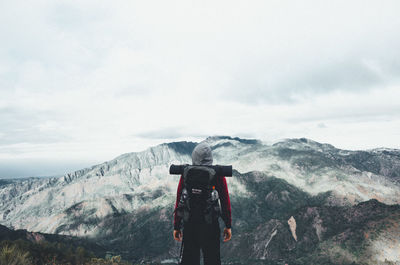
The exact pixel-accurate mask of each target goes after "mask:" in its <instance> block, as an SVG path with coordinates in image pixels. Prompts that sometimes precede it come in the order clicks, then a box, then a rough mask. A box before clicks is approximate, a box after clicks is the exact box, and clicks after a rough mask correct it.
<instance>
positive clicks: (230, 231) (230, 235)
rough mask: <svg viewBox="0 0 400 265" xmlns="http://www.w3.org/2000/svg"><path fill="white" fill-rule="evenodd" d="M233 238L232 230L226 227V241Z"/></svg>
mask: <svg viewBox="0 0 400 265" xmlns="http://www.w3.org/2000/svg"><path fill="white" fill-rule="evenodd" d="M231 238H232V230H231V229H230V228H225V229H224V242H227V241H229V240H231Z"/></svg>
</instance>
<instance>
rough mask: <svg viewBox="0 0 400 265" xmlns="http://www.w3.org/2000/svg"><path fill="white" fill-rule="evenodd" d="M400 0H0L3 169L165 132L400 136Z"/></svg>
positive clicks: (349, 143)
mask: <svg viewBox="0 0 400 265" xmlns="http://www.w3.org/2000/svg"><path fill="white" fill-rule="evenodd" d="M399 11H400V1H398V0H393V1H385V0H377V1H367V0H360V1H349V0H346V1H319V0H316V1H284V0H276V1H271V0H262V1H232V0H229V1H228V0H226V1H225V0H223V1H216V0H212V1H211V0H210V1H208V0H202V1H188V0H182V1H175V0H170V1H165V0H160V1H152V0H147V1H131V0H129V1H101V0H89V1H82V0H79V1H78V0H76V1H73V0H68V1H63V0H59V1H58V0H57V1H54V0H35V1H19V0H13V1H1V2H0V40H1V41H0V177H15V176H34V175H55V174H64V173H67V172H69V171H72V170H76V169H80V168H82V167H86V166H90V165H93V164H96V163H99V162H103V161H107V160H110V159H112V158H114V157H116V156H118V155H120V154H122V153H127V152H134V151H141V150H144V149H145V148H147V147H149V146H152V145H156V144H159V143H163V142H170V141H180V140H192V141H201V140H203V139H204V138H206V137H207V136H210V135H230V136H238V137H245V138H257V139H261V140H263V141H265V142H267V143H272V142H275V141H277V140H279V139H283V138H298V137H307V138H311V139H313V140H316V141H319V142H324V143H330V144H333V145H334V146H336V147H338V148H343V149H368V148H376V147H391V148H400V141H399V140H398V139H399V137H400V103H399V102H400V49H399V47H400V16H399Z"/></svg>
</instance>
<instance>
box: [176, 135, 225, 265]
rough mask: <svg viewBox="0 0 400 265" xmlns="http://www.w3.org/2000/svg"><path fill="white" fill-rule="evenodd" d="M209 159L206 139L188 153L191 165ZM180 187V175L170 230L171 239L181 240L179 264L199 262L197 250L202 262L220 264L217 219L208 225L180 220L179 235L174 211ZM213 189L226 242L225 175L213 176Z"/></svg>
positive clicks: (179, 195) (199, 221) (181, 184)
mask: <svg viewBox="0 0 400 265" xmlns="http://www.w3.org/2000/svg"><path fill="white" fill-rule="evenodd" d="M212 162H213V158H212V154H211V147H210V146H209V145H208V144H207V143H206V142H202V143H200V144H198V145H197V146H196V147H195V149H194V150H193V152H192V163H193V165H212ZM183 188H184V179H183V176H181V178H180V180H179V185H178V191H177V196H176V204H175V212H174V233H173V236H174V239H175V240H177V241H182V239H183V240H184V246H183V255H182V261H181V264H182V265H199V264H200V249H201V250H202V252H203V257H204V265H220V264H221V258H220V229H219V222H218V219H216V221H213V222H212V223H211V224H210V223H207V222H205V221H204V220H191V219H189V221H187V222H184V226H183V229H184V230H183V235H182V232H181V228H182V227H181V223H182V217H181V216H179V215H178V214H177V211H176V209H177V208H178V205H179V202H180V199H181V194H182V190H183ZM213 188H214V189H216V190H217V192H218V195H219V199H220V202H221V217H222V219H223V221H224V223H225V229H224V232H223V236H224V242H227V241H229V240H230V239H231V237H232V232H231V222H232V220H231V204H230V200H229V193H228V186H227V184H226V179H225V177H217V178H216V179H215V186H213Z"/></svg>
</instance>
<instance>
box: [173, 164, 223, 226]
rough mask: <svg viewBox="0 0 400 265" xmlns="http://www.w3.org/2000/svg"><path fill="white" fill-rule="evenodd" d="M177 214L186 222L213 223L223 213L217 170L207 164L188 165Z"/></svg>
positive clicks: (184, 174) (185, 170)
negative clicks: (217, 188)
mask: <svg viewBox="0 0 400 265" xmlns="http://www.w3.org/2000/svg"><path fill="white" fill-rule="evenodd" d="M183 181H184V187H183V189H182V194H181V199H180V201H179V204H178V208H177V214H178V216H180V217H183V220H184V222H193V223H207V224H211V223H213V222H215V221H217V220H218V217H219V216H220V215H221V207H220V203H219V196H218V192H217V190H216V189H215V186H216V181H217V177H216V172H215V170H214V169H213V168H211V167H207V166H187V167H185V169H184V172H183Z"/></svg>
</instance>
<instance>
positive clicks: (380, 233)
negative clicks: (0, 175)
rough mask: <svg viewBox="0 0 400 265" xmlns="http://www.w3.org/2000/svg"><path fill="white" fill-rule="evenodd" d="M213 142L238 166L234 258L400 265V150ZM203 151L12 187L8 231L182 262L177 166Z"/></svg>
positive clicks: (232, 187) (179, 148)
mask: <svg viewBox="0 0 400 265" xmlns="http://www.w3.org/2000/svg"><path fill="white" fill-rule="evenodd" d="M206 141H207V142H208V143H209V144H210V145H211V147H212V149H213V156H214V164H231V165H233V168H234V176H233V177H232V178H227V181H228V187H229V191H230V196H231V201H232V217H233V232H234V236H233V239H232V241H231V242H229V243H226V244H223V247H222V253H223V258H224V261H225V262H228V261H230V262H237V263H238V264H273V263H257V262H263V261H265V262H267V261H268V262H279V261H282V260H284V261H292V262H294V261H295V262H297V263H298V264H303V263H302V262H306V261H310V260H312V261H315V262H322V261H323V262H324V263H325V264H330V262H332V264H335V262H338V260H340V262H341V264H347V263H348V264H352V262H355V264H358V263H360V264H361V263H362V262H365V264H378V263H379V262H382V264H384V263H383V262H385V259H386V260H388V261H393V262H400V254H399V253H400V248H399V245H400V240H399V238H400V237H399V235H400V228H399V226H398V225H396V224H398V223H399V222H400V206H399V205H400V150H396V149H373V150H367V151H348V150H341V149H337V148H335V147H334V146H332V145H330V144H322V143H318V142H315V141H312V140H310V139H306V138H300V139H287V140H283V141H280V142H277V143H274V144H272V145H269V144H265V143H263V142H261V141H259V140H255V139H240V138H232V137H229V136H216V137H208V138H207V139H206ZM196 144H197V143H195V142H171V143H164V144H161V145H157V146H154V147H151V148H148V149H147V150H145V151H143V152H134V153H127V154H123V155H120V156H118V157H116V158H115V159H113V160H111V161H108V162H105V163H102V164H99V165H95V166H92V167H90V168H85V169H82V170H78V171H75V172H72V173H69V174H66V175H65V176H62V177H54V178H29V179H24V180H12V181H8V182H7V181H4V182H2V183H0V185H1V186H0V198H1V203H0V224H2V225H6V226H8V227H10V228H14V229H27V230H28V231H34V232H44V233H55V234H63V235H73V236H79V237H85V238H87V239H89V240H93V239H95V240H97V241H98V242H101V244H102V245H103V246H105V247H106V248H108V249H109V250H110V251H113V252H115V253H120V254H122V256H123V257H125V258H127V259H131V260H136V261H137V260H152V261H157V260H158V261H166V260H174V259H175V258H176V256H177V251H178V248H179V247H178V246H177V244H176V243H175V242H173V239H172V236H171V235H172V211H173V204H174V202H175V193H176V188H177V184H178V181H179V176H171V175H169V174H168V168H169V166H170V165H171V164H172V163H175V164H184V163H191V152H192V150H193V148H194V147H195V145H196ZM304 264H306V263H304ZM336 264H337V263H336Z"/></svg>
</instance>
